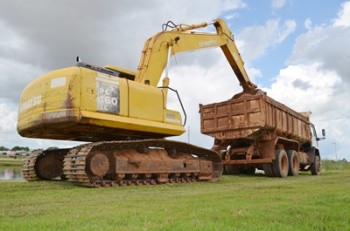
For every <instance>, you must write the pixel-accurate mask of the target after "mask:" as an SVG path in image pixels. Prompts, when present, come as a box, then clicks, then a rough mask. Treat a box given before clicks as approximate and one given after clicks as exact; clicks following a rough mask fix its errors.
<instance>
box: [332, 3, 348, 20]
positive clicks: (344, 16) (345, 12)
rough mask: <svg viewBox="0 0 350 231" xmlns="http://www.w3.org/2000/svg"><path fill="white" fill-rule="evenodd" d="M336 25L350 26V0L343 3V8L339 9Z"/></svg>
mask: <svg viewBox="0 0 350 231" xmlns="http://www.w3.org/2000/svg"><path fill="white" fill-rule="evenodd" d="M334 26H350V1H348V2H345V3H343V4H342V10H340V11H339V13H338V18H337V19H335V21H334Z"/></svg>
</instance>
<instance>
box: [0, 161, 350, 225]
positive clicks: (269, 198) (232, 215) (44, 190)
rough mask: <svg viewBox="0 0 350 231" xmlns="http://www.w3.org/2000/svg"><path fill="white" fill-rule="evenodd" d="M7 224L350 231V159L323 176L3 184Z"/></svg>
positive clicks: (327, 167) (1, 204) (1, 211)
mask: <svg viewBox="0 0 350 231" xmlns="http://www.w3.org/2000/svg"><path fill="white" fill-rule="evenodd" d="M0 193H1V194H0V195H1V196H0V230H293V231H295V230H350V215H349V214H350V163H340V162H332V161H328V162H326V163H323V174H322V175H321V176H311V175H310V174H309V173H305V174H304V173H303V174H301V175H299V176H298V177H287V178H284V179H281V178H268V177H265V176H263V175H254V176H245V175H241V176H223V177H222V178H221V180H220V181H218V182H215V183H191V184H175V185H157V186H143V187H140V186H129V187H116V188H97V189H91V188H82V187H75V186H72V185H71V184H70V183H69V182H59V181H56V182H32V183H31V182H24V181H12V182H9V181H2V182H0Z"/></svg>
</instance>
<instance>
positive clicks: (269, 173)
mask: <svg viewBox="0 0 350 231" xmlns="http://www.w3.org/2000/svg"><path fill="white" fill-rule="evenodd" d="M263 169H264V172H265V175H266V176H268V177H274V175H273V171H272V164H264V165H263Z"/></svg>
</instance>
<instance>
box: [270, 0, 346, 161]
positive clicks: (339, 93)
mask: <svg viewBox="0 0 350 231" xmlns="http://www.w3.org/2000/svg"><path fill="white" fill-rule="evenodd" d="M349 8H350V4H349V2H347V3H344V4H343V5H342V8H341V10H340V11H339V13H338V17H337V18H335V20H334V23H333V24H329V25H322V26H316V27H312V26H311V19H307V20H306V21H305V24H304V25H305V26H306V28H308V29H309V30H308V31H307V32H306V33H304V34H301V35H300V36H298V38H297V39H296V41H295V44H294V48H293V52H292V55H291V57H290V59H289V66H288V67H286V68H284V69H282V70H280V72H279V75H278V76H277V77H276V79H275V82H274V83H273V84H272V85H271V87H270V88H267V89H266V91H267V92H268V94H269V95H270V96H272V97H273V98H275V99H276V100H278V101H280V102H282V103H284V104H286V105H288V106H290V107H291V108H293V109H295V110H297V111H307V110H310V111H312V112H313V114H312V116H311V119H312V121H314V122H315V124H316V126H317V127H318V129H319V130H320V129H321V128H326V129H327V136H328V137H327V139H326V140H325V141H322V142H320V145H321V152H322V155H323V156H324V157H326V158H333V159H334V158H335V157H334V154H332V153H333V145H332V143H334V142H336V143H337V148H338V158H341V159H342V158H346V159H350V155H349V154H348V144H349V143H350V134H349V130H350V122H349V117H350V116H349V115H350V105H349V104H348V100H349V99H350V93H349V91H348V88H349V85H350V66H349V64H348V60H350V51H349V49H347V47H350V40H349V39H348V38H349V37H350V27H349V25H348V24H347V22H348V15H349V13H348V12H349Z"/></svg>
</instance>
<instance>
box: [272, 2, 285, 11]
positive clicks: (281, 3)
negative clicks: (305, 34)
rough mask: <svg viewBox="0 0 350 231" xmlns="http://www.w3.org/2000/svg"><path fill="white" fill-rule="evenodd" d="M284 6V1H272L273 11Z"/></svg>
mask: <svg viewBox="0 0 350 231" xmlns="http://www.w3.org/2000/svg"><path fill="white" fill-rule="evenodd" d="M285 4H286V0H272V2H271V6H272V8H274V9H279V8H282V7H283V6H284V5H285Z"/></svg>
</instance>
